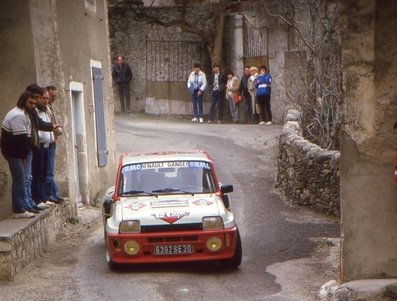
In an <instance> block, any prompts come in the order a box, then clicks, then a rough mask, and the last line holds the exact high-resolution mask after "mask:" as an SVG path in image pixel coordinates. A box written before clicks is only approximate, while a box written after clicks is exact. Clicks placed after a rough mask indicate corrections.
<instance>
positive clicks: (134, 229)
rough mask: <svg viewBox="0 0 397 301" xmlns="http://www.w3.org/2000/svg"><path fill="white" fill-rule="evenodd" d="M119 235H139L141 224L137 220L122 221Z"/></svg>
mask: <svg viewBox="0 0 397 301" xmlns="http://www.w3.org/2000/svg"><path fill="white" fill-rule="evenodd" d="M119 232H120V233H139V232H141V223H140V222H139V221H138V220H131V221H122V222H121V223H120V226H119Z"/></svg>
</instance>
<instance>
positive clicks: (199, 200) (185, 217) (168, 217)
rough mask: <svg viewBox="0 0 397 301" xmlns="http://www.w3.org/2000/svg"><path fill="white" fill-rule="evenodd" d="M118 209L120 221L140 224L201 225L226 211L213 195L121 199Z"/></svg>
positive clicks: (220, 201)
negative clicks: (204, 220) (209, 218)
mask: <svg viewBox="0 0 397 301" xmlns="http://www.w3.org/2000/svg"><path fill="white" fill-rule="evenodd" d="M118 207H119V208H118V209H119V213H120V215H121V216H120V220H140V222H141V225H161V224H162V225H164V224H174V223H182V224H184V223H201V222H202V218H203V217H204V216H219V215H222V212H224V206H223V203H222V199H221V198H220V197H218V196H216V195H214V194H211V195H207V194H206V195H194V196H192V195H188V196H186V195H180V196H178V195H175V196H170V195H167V196H158V197H156V198H150V197H142V198H122V199H121V200H120V202H119V204H118Z"/></svg>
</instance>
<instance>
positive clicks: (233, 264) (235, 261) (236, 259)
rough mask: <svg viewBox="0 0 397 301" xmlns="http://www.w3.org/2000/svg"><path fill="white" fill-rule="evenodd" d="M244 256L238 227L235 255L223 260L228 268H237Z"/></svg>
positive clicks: (224, 265) (223, 263) (223, 264)
mask: <svg viewBox="0 0 397 301" xmlns="http://www.w3.org/2000/svg"><path fill="white" fill-rule="evenodd" d="M242 258H243V248H242V246H241V238H240V232H239V231H238V229H237V237H236V247H235V249H234V255H233V257H231V258H229V259H224V260H222V261H221V264H222V266H223V267H225V268H227V269H236V268H238V267H239V266H240V264H241V261H242Z"/></svg>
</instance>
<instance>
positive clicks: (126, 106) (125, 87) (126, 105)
mask: <svg viewBox="0 0 397 301" xmlns="http://www.w3.org/2000/svg"><path fill="white" fill-rule="evenodd" d="M118 89H119V98H120V104H121V111H122V112H125V111H126V110H127V112H129V111H130V85H129V84H121V85H118ZM124 99H125V102H124Z"/></svg>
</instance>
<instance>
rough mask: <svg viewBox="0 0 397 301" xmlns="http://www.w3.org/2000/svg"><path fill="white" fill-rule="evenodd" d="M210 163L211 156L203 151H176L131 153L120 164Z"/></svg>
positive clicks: (124, 155) (122, 156)
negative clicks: (162, 162) (181, 161)
mask: <svg viewBox="0 0 397 301" xmlns="http://www.w3.org/2000/svg"><path fill="white" fill-rule="evenodd" d="M180 160H188V161H196V160H199V161H209V162H212V160H211V158H210V156H209V155H208V154H207V153H206V152H205V151H203V150H200V149H191V150H175V151H156V152H129V153H124V154H121V155H120V164H121V165H122V166H124V165H126V164H134V163H143V162H160V161H180Z"/></svg>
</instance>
